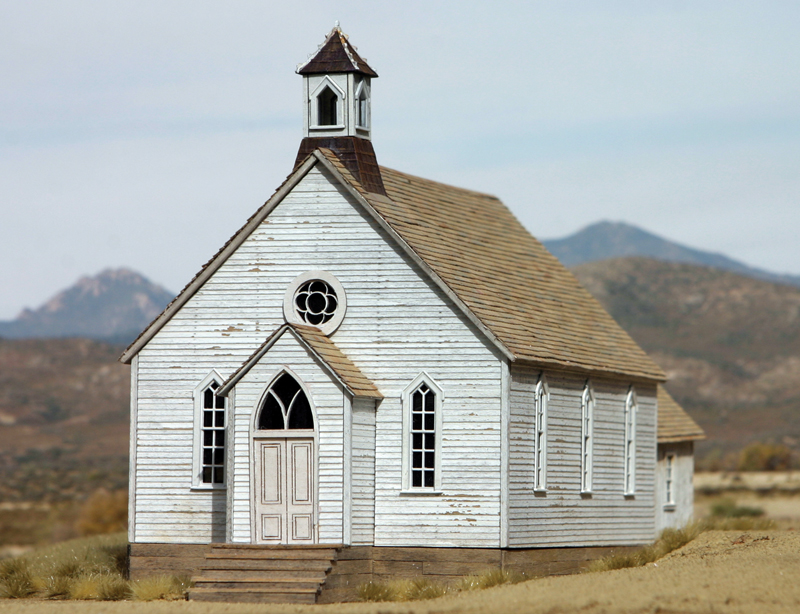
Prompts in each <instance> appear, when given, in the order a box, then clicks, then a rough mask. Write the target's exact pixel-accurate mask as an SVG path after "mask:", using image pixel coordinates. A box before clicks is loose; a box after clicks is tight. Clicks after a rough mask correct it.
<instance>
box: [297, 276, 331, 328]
mask: <svg viewBox="0 0 800 614" xmlns="http://www.w3.org/2000/svg"><path fill="white" fill-rule="evenodd" d="M294 306H295V309H297V315H299V316H300V319H301V320H303V322H305V323H306V324H312V325H313V326H317V325H319V324H324V323H325V322H328V321H329V320H330V319H331V318H332V317H333V316H334V314H336V308H337V307H338V306H339V301H338V300H337V298H336V290H334V289H333V288H331V287H330V286H329V285H328V284H327V283H325V282H324V281H322V280H321V279H314V280H313V281H307V282H306V283H304V284H303V285H302V286H300V287H299V288H298V289H297V294H295V295H294Z"/></svg>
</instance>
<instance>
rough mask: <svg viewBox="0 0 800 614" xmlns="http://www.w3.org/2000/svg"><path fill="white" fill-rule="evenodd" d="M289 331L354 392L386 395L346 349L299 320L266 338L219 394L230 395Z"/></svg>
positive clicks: (355, 393) (354, 393) (283, 326)
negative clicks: (356, 364) (349, 356)
mask: <svg viewBox="0 0 800 614" xmlns="http://www.w3.org/2000/svg"><path fill="white" fill-rule="evenodd" d="M287 331H288V332H290V333H292V334H293V335H294V337H295V338H296V339H297V340H298V341H299V342H300V343H301V344H302V345H303V346H305V347H306V348H307V349H308V350H309V351H310V352H311V353H312V354H314V355H315V356H316V357H317V358H318V359H319V360H320V361H321V362H322V363H323V364H324V365H325V366H326V367H327V368H328V370H329V371H330V372H331V374H332V375H333V376H334V377H335V378H336V379H338V380H339V382H341V384H342V385H343V386H344V387H345V388H346V389H347V390H348V392H350V394H352V395H353V396H356V397H368V398H371V399H382V398H383V395H382V394H381V393H380V391H379V390H378V388H377V387H376V386H375V384H373V383H372V381H371V380H369V379H368V378H367V377H366V376H365V375H364V374H363V373H362V372H361V371H360V370H359V368H358V367H356V366H355V365H354V364H353V362H352V361H351V360H350V359H349V358H348V357H347V356H345V355H344V353H342V351H341V350H340V349H339V348H338V347H337V346H336V344H335V343H334V342H333V341H331V340H330V339H329V338H328V337H326V336H325V335H324V334H323V333H322V332H320V330H319V329H317V328H314V327H313V326H300V325H297V324H283V325H282V326H280V327H278V328H277V329H276V330H275V331H274V332H273V333H272V334H271V335H269V337H267V338H266V340H265V341H264V343H262V344H261V345H260V346H259V347H258V348H257V349H256V351H255V352H253V353H252V354H251V355H250V357H249V358H248V359H247V360H245V361H244V362H243V363H242V365H241V366H240V367H239V368H238V369H237V370H236V371H234V372H233V374H232V375H231V376H230V377H229V378H228V379H227V380H225V382H224V383H223V384H222V386H221V387H220V389H219V391H218V394H221V395H223V396H225V395H227V394H228V392H230V391H231V389H232V388H233V387H234V386H236V383H237V382H238V381H239V380H241V379H242V378H243V377H244V376H245V375H247V373H248V372H249V371H250V369H252V368H253V367H254V366H255V365H256V364H258V361H259V360H261V358H262V357H263V356H264V354H266V353H267V352H268V351H269V349H270V348H271V347H272V346H273V345H274V344H275V342H276V341H277V340H278V339H280V338H281V336H282V335H283V334H284V333H286V332H287Z"/></svg>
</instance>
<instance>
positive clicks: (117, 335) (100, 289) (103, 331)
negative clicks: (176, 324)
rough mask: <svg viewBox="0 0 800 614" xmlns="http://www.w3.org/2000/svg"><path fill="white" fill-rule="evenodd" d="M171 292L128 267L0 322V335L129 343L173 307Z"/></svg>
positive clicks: (90, 279)
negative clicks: (167, 306) (9, 319)
mask: <svg viewBox="0 0 800 614" xmlns="http://www.w3.org/2000/svg"><path fill="white" fill-rule="evenodd" d="M173 296H174V295H173V294H172V293H171V292H168V291H167V290H165V289H164V288H162V287H161V286H159V285H156V284H154V283H153V282H151V281H149V280H148V279H146V278H145V277H143V276H142V275H140V274H139V273H136V272H134V271H131V270H128V269H107V270H105V271H103V272H102V273H100V274H98V275H96V276H94V277H82V278H80V279H79V280H78V281H77V283H76V284H75V285H74V286H71V287H70V288H67V289H66V290H64V291H62V292H59V293H58V294H56V295H55V296H54V297H53V298H51V299H50V300H49V301H47V302H46V303H45V304H44V305H42V306H41V307H39V308H38V309H35V310H32V309H25V310H23V312H22V313H21V314H20V315H19V316H17V318H16V319H15V320H11V321H6V322H0V337H4V338H6V339H19V338H41V337H87V338H89V339H103V340H106V341H111V342H115V343H121V344H127V343H128V342H130V341H132V340H133V339H135V338H136V336H137V335H138V334H139V333H140V332H141V331H142V329H143V328H144V327H145V326H147V325H148V324H149V323H150V322H151V321H152V320H153V318H155V317H156V316H157V315H158V314H159V313H161V311H162V310H163V309H164V307H166V305H167V303H169V302H170V301H171V300H172V298H173Z"/></svg>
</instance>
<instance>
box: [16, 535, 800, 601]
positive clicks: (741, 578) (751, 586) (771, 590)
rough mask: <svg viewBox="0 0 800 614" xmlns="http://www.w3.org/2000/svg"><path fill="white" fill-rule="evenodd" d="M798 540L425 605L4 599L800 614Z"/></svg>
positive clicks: (769, 538)
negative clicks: (790, 613)
mask: <svg viewBox="0 0 800 614" xmlns="http://www.w3.org/2000/svg"><path fill="white" fill-rule="evenodd" d="M798 577H800V533H796V532H794V531H709V532H707V533H703V534H701V535H700V536H699V537H698V538H697V539H695V540H694V541H693V542H691V543H690V544H687V545H686V546H684V547H683V548H681V549H680V550H676V551H675V552H673V553H671V554H669V555H668V556H666V557H664V558H663V559H661V560H659V561H658V562H656V563H655V564H650V565H647V566H646V567H638V568H634V569H621V570H618V571H610V572H601V573H587V574H582V575H577V576H561V577H551V578H542V579H538V580H531V581H529V582H523V583H521V584H516V585H513V586H503V587H498V588H494V589H488V590H485V591H478V592H469V593H461V594H458V595H455V596H452V597H443V598H441V599H435V600H432V601H417V602H405V603H355V604H335V605H330V606H286V605H277V604H276V605H267V604H264V605H255V604H214V603H195V602H149V603H144V604H143V603H136V602H115V603H109V602H103V603H91V602H75V601H72V602H60V603H55V602H43V601H36V602H31V601H17V602H12V601H5V602H4V603H3V611H4V613H5V614H19V613H23V612H24V613H26V614H27V613H33V612H36V613H37V614H38V613H40V612H42V613H44V614H47V613H48V612H54V613H55V612H58V614H73V613H74V614H78V613H81V614H83V613H87V614H93V613H95V612H96V613H97V614H99V613H100V612H103V613H108V614H117V613H119V614H127V613H131V614H133V613H138V612H145V611H146V612H147V613H148V614H173V613H176V614H177V613H186V614H211V613H215V612H225V613H226V614H250V613H255V612H259V613H260V614H278V613H279V612H280V613H284V612H293V613H297V614H302V613H308V614H311V613H312V612H313V613H315V614H378V613H381V614H383V613H386V614H390V613H397V614H401V613H403V614H406V613H412V614H433V613H434V612H435V613H437V614H445V613H452V614H484V613H488V612H513V613H524V614H571V613H578V612H580V613H581V614H600V613H604V614H644V613H648V614H650V613H653V612H660V613H661V614H677V613H678V612H680V613H692V614H694V613H698V614H699V613H703V614H705V613H711V612H715V613H731V614H734V613H735V614H739V613H741V614H767V613H769V614H780V613H782V612H787V613H789V612H792V613H796V612H798V611H800V583H798V582H797V581H796V580H797V578H798Z"/></svg>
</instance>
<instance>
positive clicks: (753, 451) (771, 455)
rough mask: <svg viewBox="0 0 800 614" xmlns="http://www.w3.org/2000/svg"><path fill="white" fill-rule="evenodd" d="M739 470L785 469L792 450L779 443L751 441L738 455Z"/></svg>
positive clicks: (790, 465)
mask: <svg viewBox="0 0 800 614" xmlns="http://www.w3.org/2000/svg"><path fill="white" fill-rule="evenodd" d="M738 468H739V471H787V470H789V469H791V468H792V451H791V450H790V449H789V448H788V447H786V446H784V445H781V444H774V443H751V444H750V445H749V446H747V447H746V448H745V449H744V450H742V453H741V455H740V456H739V467H738Z"/></svg>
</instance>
